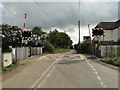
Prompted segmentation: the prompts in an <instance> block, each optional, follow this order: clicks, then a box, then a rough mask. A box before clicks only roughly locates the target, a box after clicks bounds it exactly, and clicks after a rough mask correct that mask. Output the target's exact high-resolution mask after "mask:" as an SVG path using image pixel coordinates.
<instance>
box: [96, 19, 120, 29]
mask: <svg viewBox="0 0 120 90" xmlns="http://www.w3.org/2000/svg"><path fill="white" fill-rule="evenodd" d="M118 27H120V20H118V21H116V22H100V23H99V24H98V25H97V26H96V27H95V28H104V29H105V30H113V29H115V28H118Z"/></svg>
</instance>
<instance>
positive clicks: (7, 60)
mask: <svg viewBox="0 0 120 90" xmlns="http://www.w3.org/2000/svg"><path fill="white" fill-rule="evenodd" d="M10 64H12V53H4V54H3V67H7V66H9V65H10Z"/></svg>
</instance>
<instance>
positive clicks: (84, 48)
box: [76, 42, 91, 54]
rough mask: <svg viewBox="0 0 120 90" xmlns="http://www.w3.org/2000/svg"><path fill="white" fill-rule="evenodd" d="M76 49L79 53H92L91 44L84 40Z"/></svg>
mask: <svg viewBox="0 0 120 90" xmlns="http://www.w3.org/2000/svg"><path fill="white" fill-rule="evenodd" d="M76 51H77V53H84V54H90V53H91V49H90V44H89V43H85V42H83V43H81V44H80V45H77V46H76Z"/></svg>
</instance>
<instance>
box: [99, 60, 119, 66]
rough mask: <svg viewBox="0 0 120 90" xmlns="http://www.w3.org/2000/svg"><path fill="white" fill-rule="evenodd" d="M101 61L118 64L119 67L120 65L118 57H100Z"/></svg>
mask: <svg viewBox="0 0 120 90" xmlns="http://www.w3.org/2000/svg"><path fill="white" fill-rule="evenodd" d="M100 61H102V62H105V63H108V64H112V65H114V66H117V67H119V66H120V60H118V59H112V58H100Z"/></svg>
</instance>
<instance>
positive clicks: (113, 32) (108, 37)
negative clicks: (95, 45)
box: [94, 20, 120, 42]
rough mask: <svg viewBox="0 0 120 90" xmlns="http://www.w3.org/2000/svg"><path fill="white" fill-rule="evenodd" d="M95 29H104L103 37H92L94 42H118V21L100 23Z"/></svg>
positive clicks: (119, 34) (119, 36) (119, 23)
mask: <svg viewBox="0 0 120 90" xmlns="http://www.w3.org/2000/svg"><path fill="white" fill-rule="evenodd" d="M95 28H103V29H104V32H105V33H104V35H105V36H104V37H94V40H99V41H108V42H110V41H112V42H118V41H119V40H120V20H118V21H116V22H100V23H99V24H98V25H97V26H96V27H95Z"/></svg>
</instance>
